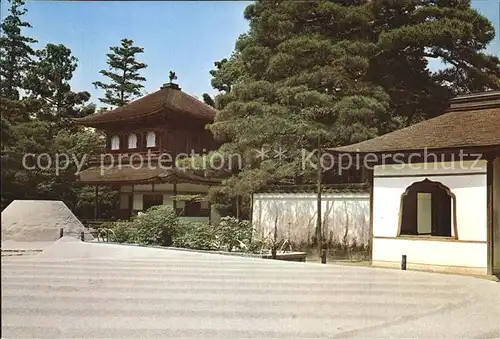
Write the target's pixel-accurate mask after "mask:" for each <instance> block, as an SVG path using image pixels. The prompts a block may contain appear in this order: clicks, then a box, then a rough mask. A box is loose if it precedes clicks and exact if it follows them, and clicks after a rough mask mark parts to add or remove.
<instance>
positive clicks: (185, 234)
mask: <svg viewBox="0 0 500 339" xmlns="http://www.w3.org/2000/svg"><path fill="white" fill-rule="evenodd" d="M180 229H181V230H180V232H179V234H178V236H177V237H175V238H174V241H173V244H174V246H175V247H180V248H191V249H196V250H217V249H219V244H218V241H217V234H216V229H215V228H214V226H212V225H210V224H208V223H207V222H193V221H183V222H182V223H181V227H180Z"/></svg>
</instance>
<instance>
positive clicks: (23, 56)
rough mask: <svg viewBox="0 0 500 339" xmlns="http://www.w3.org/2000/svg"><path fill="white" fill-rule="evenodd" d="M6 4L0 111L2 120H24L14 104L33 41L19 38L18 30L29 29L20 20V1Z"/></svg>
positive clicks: (0, 33)
mask: <svg viewBox="0 0 500 339" xmlns="http://www.w3.org/2000/svg"><path fill="white" fill-rule="evenodd" d="M8 3H9V4H10V7H9V15H7V16H6V17H5V18H4V19H3V21H2V23H1V25H0V60H1V62H0V99H1V100H0V101H1V103H0V108H1V110H2V119H8V120H11V121H14V120H26V119H27V115H26V112H25V110H24V108H23V107H22V104H21V103H19V102H18V99H19V90H20V89H21V88H22V87H23V85H24V84H23V82H24V77H25V75H26V71H27V69H28V67H29V65H30V63H31V61H32V56H33V54H34V51H33V48H32V47H31V44H33V43H35V42H36V40H35V39H33V38H30V37H27V36H25V35H23V31H22V30H23V29H24V28H30V27H31V25H30V24H29V23H28V22H26V21H24V20H23V16H24V15H25V14H26V12H27V10H26V8H24V1H23V0H10V1H9V2H8ZM2 121H3V120H2ZM2 124H3V122H2ZM4 128H7V125H5V126H3V127H2V129H4Z"/></svg>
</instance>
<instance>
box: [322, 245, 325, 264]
mask: <svg viewBox="0 0 500 339" xmlns="http://www.w3.org/2000/svg"><path fill="white" fill-rule="evenodd" d="M321 263H322V264H326V244H323V245H322V248H321Z"/></svg>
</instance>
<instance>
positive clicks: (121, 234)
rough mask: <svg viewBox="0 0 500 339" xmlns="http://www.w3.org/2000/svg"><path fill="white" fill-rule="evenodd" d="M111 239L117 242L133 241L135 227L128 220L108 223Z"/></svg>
mask: <svg viewBox="0 0 500 339" xmlns="http://www.w3.org/2000/svg"><path fill="white" fill-rule="evenodd" d="M109 228H110V231H111V239H113V241H116V242H119V243H130V242H134V238H135V229H134V228H133V223H132V222H128V221H117V222H114V223H112V224H111V225H110V227H109Z"/></svg>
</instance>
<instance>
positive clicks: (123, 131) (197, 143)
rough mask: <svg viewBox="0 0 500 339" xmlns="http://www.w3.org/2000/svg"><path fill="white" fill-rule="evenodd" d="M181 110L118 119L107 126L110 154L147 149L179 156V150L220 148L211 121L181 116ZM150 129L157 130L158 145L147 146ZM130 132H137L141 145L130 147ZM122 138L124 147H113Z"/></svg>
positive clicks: (186, 151)
mask: <svg viewBox="0 0 500 339" xmlns="http://www.w3.org/2000/svg"><path fill="white" fill-rule="evenodd" d="M178 115H179V113H176V114H175V115H174V114H172V115H171V116H168V115H157V116H152V117H146V118H144V119H141V120H134V121H123V122H114V123H113V124H108V125H103V126H102V127H101V129H103V130H104V131H105V133H106V140H107V144H106V149H107V151H108V152H110V153H134V152H147V151H148V150H151V151H155V152H162V153H169V154H171V155H172V156H175V155H177V154H179V153H188V154H190V153H191V150H193V151H194V152H195V153H202V152H208V151H211V150H215V149H217V148H218V146H219V145H218V143H217V142H216V141H215V140H214V138H213V136H212V133H211V132H210V131H209V130H207V129H206V125H207V124H209V123H210V121H206V120H200V119H193V118H191V117H189V116H187V115H186V116H185V117H182V116H181V117H179V116H178ZM150 131H154V132H155V133H156V147H149V148H148V147H146V134H147V133H148V132H150ZM130 133H135V134H136V135H137V139H138V142H137V148H136V149H129V148H128V136H129V134H130ZM114 135H118V136H119V137H120V149H119V150H111V138H112V137H113V136H114Z"/></svg>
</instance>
